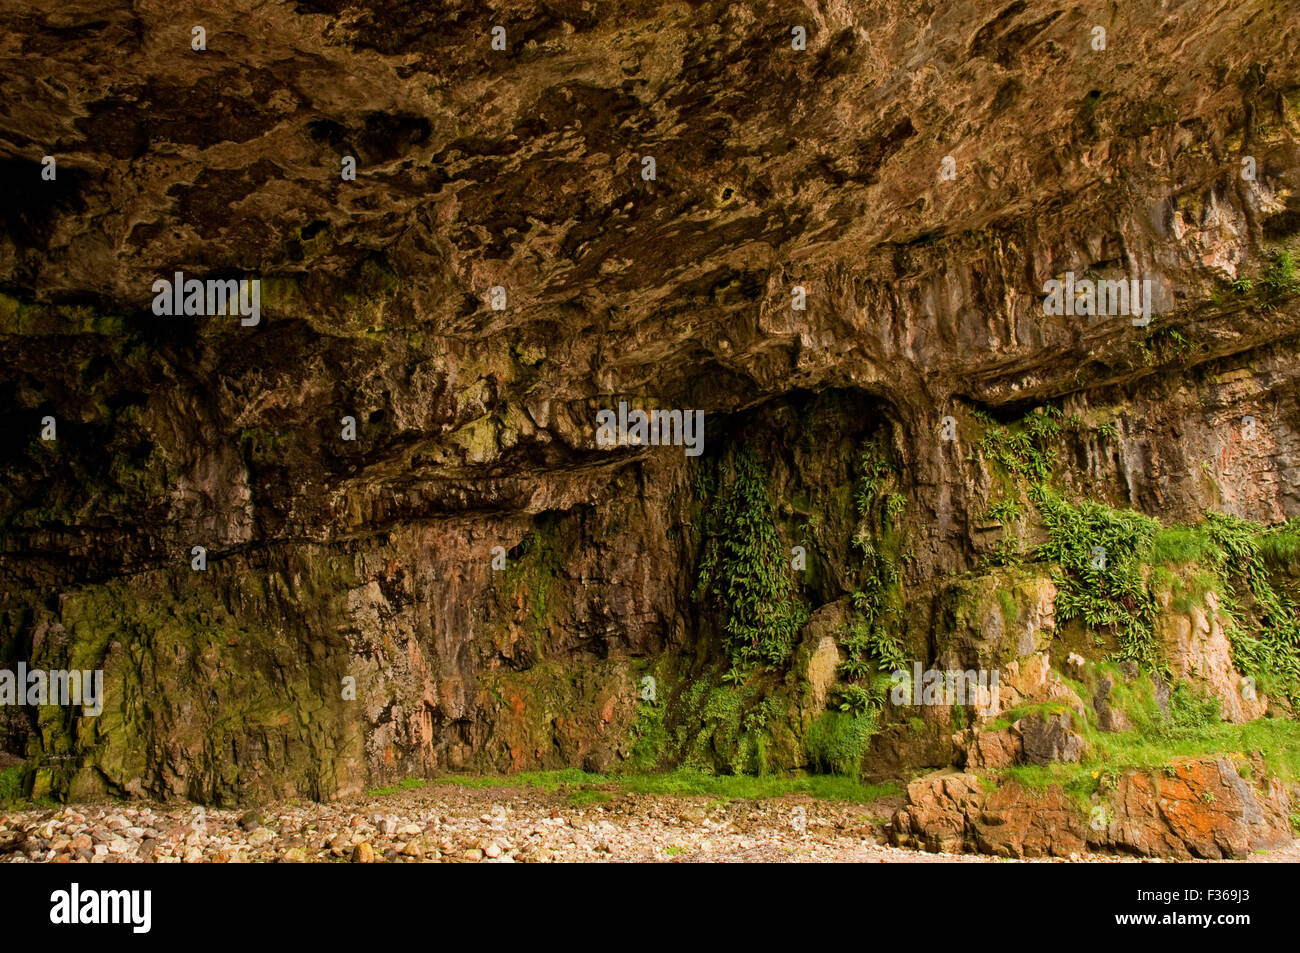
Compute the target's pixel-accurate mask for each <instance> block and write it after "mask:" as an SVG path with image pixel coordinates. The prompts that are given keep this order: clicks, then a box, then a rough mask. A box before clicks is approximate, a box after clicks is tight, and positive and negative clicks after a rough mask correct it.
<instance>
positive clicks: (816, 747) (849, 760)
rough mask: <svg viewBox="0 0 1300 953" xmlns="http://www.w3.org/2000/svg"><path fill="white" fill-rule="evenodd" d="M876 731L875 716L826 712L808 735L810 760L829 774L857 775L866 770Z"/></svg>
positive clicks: (810, 728) (812, 726)
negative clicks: (867, 755)
mask: <svg viewBox="0 0 1300 953" xmlns="http://www.w3.org/2000/svg"><path fill="white" fill-rule="evenodd" d="M875 731H876V718H875V717H874V716H873V715H870V714H867V715H858V714H849V713H845V712H837V711H832V712H825V713H823V714H822V715H820V716H818V718H817V719H816V720H815V721H814V722H813V723H812V724H811V725H810V726H809V728H808V732H807V733H806V734H805V735H804V745H805V747H806V748H807V749H808V760H809V763H810V764H812V765H813V766H814V767H815V768H816V769H817V770H819V771H822V772H825V773H827V774H837V775H841V776H843V777H849V778H857V777H859V776H860V775H861V773H862V759H863V758H864V757H866V754H867V750H868V748H869V747H870V745H871V736H872V735H873V734H875Z"/></svg>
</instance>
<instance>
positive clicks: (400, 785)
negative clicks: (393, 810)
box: [366, 778, 429, 797]
mask: <svg viewBox="0 0 1300 953" xmlns="http://www.w3.org/2000/svg"><path fill="white" fill-rule="evenodd" d="M428 783H429V782H428V781H427V780H425V779H424V778H403V779H402V780H400V781H398V782H397V783H396V784H393V785H389V786H388V787H386V788H371V789H370V790H369V791H367V792H366V796H367V797H388V796H389V795H390V794H396V793H398V792H399V791H410V790H412V789H413V788H422V787H424V786H425V785H426V784H428Z"/></svg>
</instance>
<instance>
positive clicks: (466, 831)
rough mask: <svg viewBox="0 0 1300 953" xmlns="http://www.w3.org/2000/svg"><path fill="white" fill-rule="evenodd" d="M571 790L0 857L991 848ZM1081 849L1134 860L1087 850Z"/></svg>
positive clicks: (48, 844)
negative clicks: (891, 841)
mask: <svg viewBox="0 0 1300 953" xmlns="http://www.w3.org/2000/svg"><path fill="white" fill-rule="evenodd" d="M569 793H570V792H568V791H566V790H564V789H561V790H559V791H554V792H547V791H539V790H535V789H526V788H518V789H514V788H505V789H503V788H488V789H480V788H461V787H457V786H455V785H446V784H433V785H427V786H425V787H423V788H414V789H411V790H409V791H401V792H399V793H397V794H394V795H388V796H386V797H385V798H384V799H383V800H382V801H378V800H377V799H375V798H370V799H369V800H368V801H367V802H365V803H360V802H354V803H352V804H350V805H349V804H347V803H339V802H333V803H325V804H316V803H311V802H305V803H299V802H290V803H286V804H268V805H262V806H261V807H259V808H258V809H256V810H247V809H243V810H236V811H231V810H224V809H219V808H212V809H206V808H205V813H204V823H203V824H202V825H200V826H199V827H198V829H195V828H194V827H192V826H191V821H192V820H193V818H194V816H195V815H194V808H193V806H192V805H187V804H181V803H177V804H151V803H147V802H134V803H133V802H127V803H125V804H117V805H108V806H96V805H78V806H77V808H76V809H75V810H67V809H61V810H55V811H52V810H50V809H48V808H44V809H41V808H38V809H33V810H19V811H9V812H8V813H5V814H3V815H0V863H15V862H17V863H25V862H33V861H41V862H44V861H53V862H69V861H73V862H77V863H96V864H99V863H182V862H183V863H199V862H214V863H240V862H244V861H260V862H274V861H282V862H286V863H303V862H307V863H311V862H326V861H337V860H340V859H344V858H346V859H349V860H351V861H352V862H354V863H366V864H370V863H379V862H384V861H387V862H390V863H416V862H419V863H437V862H442V861H443V860H444V859H445V860H451V861H461V862H464V861H473V862H477V861H488V862H492V863H513V862H516V861H519V862H524V863H555V862H563V861H600V862H606V861H657V862H662V861H667V862H673V863H680V862H698V861H710V860H724V861H741V862H749V861H764V860H766V861H783V862H784V861H792V860H793V861H798V860H819V861H841V862H898V861H905V862H922V863H945V862H953V861H957V862H963V863H975V862H989V861H991V860H992V859H991V858H983V857H972V856H969V855H964V856H941V855H936V854H925V853H918V852H914V851H909V850H901V849H898V848H894V847H890V846H886V845H885V844H884V843H883V838H882V836H881V835H882V830H883V828H882V827H881V826H880V825H879V824H878V823H876V824H873V823H870V822H867V821H866V820H864V815H870V816H877V817H887V816H888V815H889V814H890V813H891V812H892V808H891V807H889V806H888V805H875V806H869V805H860V804H840V803H834V802H824V801H813V800H811V799H809V798H806V797H788V798H776V799H770V800H763V801H732V802H726V803H722V804H717V803H715V802H716V801H717V799H716V798H708V797H695V796H669V795H649V794H632V793H625V794H621V795H620V796H619V797H618V799H617V800H616V801H611V802H608V803H606V804H604V805H601V806H600V807H596V808H587V809H584V810H581V811H579V810H576V809H575V808H573V807H572V806H570V805H569V804H568V803H567V797H568V794H569ZM795 806H798V807H801V808H802V809H803V810H804V811H805V812H806V818H807V829H806V830H805V831H800V830H796V829H794V828H793V827H792V826H791V825H790V812H791V810H792V809H793V808H794V807H795ZM277 832H278V833H277ZM1275 859H1276V860H1293V861H1294V860H1297V859H1300V843H1297V845H1295V846H1293V847H1290V848H1283V849H1281V850H1279V851H1275V852H1272V853H1271V854H1269V855H1254V856H1252V860H1261V861H1269V860H1275ZM1071 860H1074V858H1071ZM1078 861H1079V862H1084V863H1098V862H1100V863H1130V862H1140V861H1137V860H1130V859H1128V858H1118V857H1109V856H1105V855H1096V854H1087V853H1084V854H1081V855H1080V856H1079V858H1078ZM1034 862H1043V863H1052V862H1059V861H1034Z"/></svg>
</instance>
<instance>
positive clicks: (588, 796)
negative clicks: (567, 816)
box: [564, 788, 614, 807]
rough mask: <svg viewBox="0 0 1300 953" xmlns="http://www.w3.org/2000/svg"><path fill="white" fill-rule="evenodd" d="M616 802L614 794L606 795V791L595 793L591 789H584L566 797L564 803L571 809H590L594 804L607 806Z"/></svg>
mask: <svg viewBox="0 0 1300 953" xmlns="http://www.w3.org/2000/svg"><path fill="white" fill-rule="evenodd" d="M612 800H614V796H613V795H612V794H606V793H605V792H604V791H593V790H591V789H589V788H582V789H580V790H577V791H570V792H569V793H568V795H567V796H566V797H565V799H564V802H565V803H566V804H568V805H569V807H590V806H591V805H592V804H605V803H607V802H609V801H612Z"/></svg>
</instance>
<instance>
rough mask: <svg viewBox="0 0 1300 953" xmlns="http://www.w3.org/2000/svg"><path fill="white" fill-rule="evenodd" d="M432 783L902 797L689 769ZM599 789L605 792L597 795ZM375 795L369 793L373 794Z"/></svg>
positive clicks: (843, 785)
mask: <svg viewBox="0 0 1300 953" xmlns="http://www.w3.org/2000/svg"><path fill="white" fill-rule="evenodd" d="M431 783H434V784H454V785H457V786H459V787H464V788H510V787H515V788H531V789H533V790H538V791H558V790H561V789H566V790H567V789H572V790H570V791H569V793H568V794H567V797H566V800H568V802H569V803H570V804H573V805H574V806H579V805H582V804H595V803H599V802H603V801H607V800H609V799H610V798H611V797H612V793H611V792H618V791H623V792H627V793H631V794H662V795H666V796H670V797H671V796H682V797H690V796H703V797H711V798H714V799H715V800H718V801H732V800H751V801H757V800H763V799H765V798H776V797H787V796H789V795H796V794H806V795H811V796H812V797H815V798H819V799H821V800H826V801H846V802H849V803H854V804H869V803H871V802H872V801H876V800H879V799H880V798H882V797H891V796H894V795H897V794H900V793H902V788H901V786H900V785H898V784H894V783H889V784H864V783H862V782H861V781H858V780H856V779H854V778H850V777H839V776H835V775H823V774H814V775H807V776H804V777H779V776H777V775H771V774H768V775H762V776H756V775H752V774H706V773H705V772H703V771H697V770H693V769H690V768H679V769H678V770H676V771H670V772H665V773H661V774H630V775H622V776H618V777H611V776H609V775H604V774H595V773H593V772H590V771H580V770H578V769H576V768H565V769H563V770H560V771H524V772H521V773H519V774H511V775H490V776H482V777H442V778H438V779H437V780H436V781H434V782H431ZM600 789H603V790H600ZM372 793H373V792H372Z"/></svg>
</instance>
